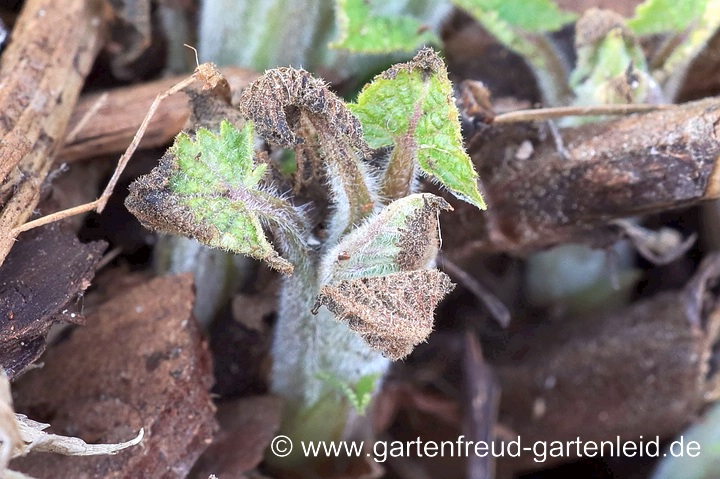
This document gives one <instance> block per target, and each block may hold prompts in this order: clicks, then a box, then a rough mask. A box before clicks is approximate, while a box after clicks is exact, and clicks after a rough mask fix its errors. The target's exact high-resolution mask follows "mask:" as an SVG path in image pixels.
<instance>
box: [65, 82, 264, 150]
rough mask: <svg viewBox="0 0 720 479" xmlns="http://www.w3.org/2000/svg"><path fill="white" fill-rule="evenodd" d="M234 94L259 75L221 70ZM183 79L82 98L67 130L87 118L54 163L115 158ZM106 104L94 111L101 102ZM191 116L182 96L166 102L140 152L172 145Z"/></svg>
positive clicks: (176, 96) (156, 114)
mask: <svg viewBox="0 0 720 479" xmlns="http://www.w3.org/2000/svg"><path fill="white" fill-rule="evenodd" d="M220 71H221V72H222V73H223V75H225V77H226V78H227V80H228V83H229V84H230V88H231V89H232V91H233V92H237V91H240V90H242V88H244V87H245V86H247V85H248V84H250V82H252V81H253V80H255V78H257V76H258V74H257V73H256V72H254V71H252V70H246V69H242V68H222V69H221V70H220ZM186 77H187V75H179V76H173V77H169V78H164V79H162V80H155V81H151V82H147V83H142V84H139V85H131V86H126V87H120V88H114V89H111V90H106V91H103V92H96V93H88V94H85V95H82V96H81V97H80V100H79V101H78V104H77V107H76V108H75V111H73V114H72V117H71V118H70V129H71V130H75V127H76V126H77V125H79V124H80V122H81V121H83V119H86V118H89V120H87V121H86V122H85V124H84V125H82V126H81V127H80V128H78V129H77V133H76V135H74V137H73V138H69V139H68V141H67V142H66V143H65V144H64V145H63V147H62V149H61V150H60V153H59V154H58V158H57V161H58V162H73V161H78V160H83V159H88V158H93V157H98V156H104V155H112V154H116V153H119V152H121V151H123V150H125V148H127V146H128V144H129V143H130V141H131V140H132V138H133V137H134V136H135V132H136V131H137V129H138V126H139V125H140V123H141V122H142V121H143V118H145V115H146V114H147V112H148V110H149V109H150V105H152V103H153V101H154V100H155V97H157V96H158V95H159V94H161V93H162V92H164V91H167V90H168V89H169V88H170V87H172V86H173V85H175V84H176V83H178V82H180V81H181V80H183V79H184V78H186ZM103 95H105V98H106V99H105V100H104V102H103V103H102V104H101V106H100V107H99V108H97V106H96V105H97V104H98V102H99V101H100V99H101V97H102V96H103ZM93 109H96V111H94V112H93ZM189 116H190V106H189V104H188V99H187V97H186V96H184V95H173V96H170V97H168V98H166V99H165V100H164V101H163V102H162V103H161V104H160V105H159V106H158V108H157V111H156V112H155V115H154V116H153V118H152V120H151V121H150V123H149V124H148V128H147V131H146V132H145V136H144V137H143V139H142V141H141V142H140V145H139V147H140V148H155V147H161V146H164V145H167V144H169V143H171V142H172V140H173V138H174V137H175V135H177V134H178V132H180V130H182V129H183V128H184V127H185V126H186V125H185V123H186V122H187V119H188V117H189Z"/></svg>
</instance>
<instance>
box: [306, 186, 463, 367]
mask: <svg viewBox="0 0 720 479" xmlns="http://www.w3.org/2000/svg"><path fill="white" fill-rule="evenodd" d="M448 209H450V205H449V204H448V203H447V202H446V201H445V200H444V199H442V198H440V197H439V196H435V195H432V194H430V193H422V194H414V195H410V196H406V197H404V198H400V199H399V200H395V201H393V202H392V203H390V204H389V205H388V206H386V207H385V208H384V209H383V210H382V211H381V212H380V213H379V214H377V215H376V216H373V217H372V218H371V219H370V220H368V221H367V222H366V223H365V224H364V225H362V226H360V227H359V228H356V229H355V230H353V231H352V232H351V233H349V234H348V235H347V236H345V237H344V238H343V239H342V241H340V243H339V244H338V245H337V247H336V248H334V249H332V250H330V251H329V252H328V253H327V254H326V255H325V256H324V258H323V261H322V263H321V265H320V284H321V286H322V287H321V289H320V294H319V295H318V296H317V300H316V303H315V306H314V307H313V312H317V311H318V310H319V308H320V306H322V305H325V306H327V308H328V309H329V310H330V311H331V312H332V313H333V314H334V315H335V317H336V318H337V319H338V320H341V321H347V323H348V327H349V328H350V329H352V330H353V331H355V332H356V333H358V334H359V335H361V336H362V337H363V338H364V339H365V341H367V343H368V344H369V345H370V346H372V347H373V348H375V349H377V350H379V351H381V352H382V353H383V355H384V356H386V357H388V358H390V359H393V360H397V359H401V358H404V357H405V356H407V355H408V354H410V353H411V352H412V350H413V348H414V347H415V346H416V345H417V344H419V343H421V342H422V341H425V339H426V338H427V337H428V335H429V334H430V333H431V332H432V328H433V313H434V311H435V307H436V306H437V304H438V302H439V301H440V300H441V299H442V298H443V297H444V296H445V295H446V294H447V293H448V292H449V291H450V290H452V287H453V285H452V283H451V282H450V279H449V278H448V277H447V276H446V275H445V274H444V273H441V272H440V271H438V270H436V269H427V268H432V266H433V263H434V261H435V257H436V255H437V252H438V249H439V248H440V234H439V230H438V213H439V212H440V211H441V210H448Z"/></svg>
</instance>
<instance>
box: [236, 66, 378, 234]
mask: <svg viewBox="0 0 720 479" xmlns="http://www.w3.org/2000/svg"><path fill="white" fill-rule="evenodd" d="M240 110H241V111H242V112H243V114H245V115H246V116H247V117H248V118H250V119H252V120H253V121H254V122H255V124H256V128H257V131H258V133H259V134H260V135H261V136H263V137H264V138H265V139H267V140H269V141H271V142H274V143H277V144H278V145H280V146H283V147H285V148H294V149H295V151H296V159H297V165H298V169H299V170H302V169H304V168H305V167H306V165H309V166H310V167H311V168H315V169H317V170H318V171H320V172H324V173H325V175H324V176H325V178H327V181H328V183H329V186H330V190H331V196H332V197H331V200H332V202H333V203H334V204H335V212H334V215H333V217H332V219H331V221H330V222H329V223H330V224H329V226H328V229H329V234H328V239H327V242H328V243H329V244H334V242H335V241H336V240H337V239H338V238H339V237H340V236H342V235H343V234H344V233H346V232H348V231H349V230H350V229H352V227H354V226H356V225H358V224H360V223H362V221H363V220H364V219H365V218H367V217H368V216H369V215H370V214H371V213H372V212H373V210H374V208H375V204H376V202H377V196H376V194H375V192H374V191H373V190H371V188H370V185H371V184H373V183H374V179H373V178H372V175H371V173H370V170H369V168H368V167H367V165H366V164H365V163H364V161H363V160H364V159H365V157H367V156H369V155H370V153H371V152H370V148H369V147H368V145H367V143H366V142H365V140H364V139H363V131H362V125H361V124H360V121H359V120H358V119H357V118H356V117H355V116H354V115H353V114H352V113H351V112H350V110H349V109H348V108H347V106H346V105H345V103H344V102H343V101H342V100H341V99H340V98H338V97H337V96H336V95H335V94H334V93H333V92H331V91H330V89H329V88H328V87H327V85H325V83H324V82H323V81H322V80H319V79H317V78H314V77H313V76H312V75H311V74H310V73H308V72H306V71H305V70H296V69H294V68H276V69H273V70H268V71H267V72H265V74H264V75H263V76H262V77H260V78H259V79H258V80H256V81H255V82H254V83H253V84H252V85H250V86H249V87H248V88H246V89H245V90H244V91H243V94H242V96H241V98H240ZM317 176H322V175H317Z"/></svg>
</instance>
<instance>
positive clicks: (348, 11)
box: [330, 0, 442, 53]
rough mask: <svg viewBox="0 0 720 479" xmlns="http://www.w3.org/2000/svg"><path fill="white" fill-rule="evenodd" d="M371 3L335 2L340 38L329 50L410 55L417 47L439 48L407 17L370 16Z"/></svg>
mask: <svg viewBox="0 0 720 479" xmlns="http://www.w3.org/2000/svg"><path fill="white" fill-rule="evenodd" d="M373 3H374V2H371V1H368V0H337V1H336V2H335V15H336V18H337V22H338V26H339V28H340V36H339V38H338V39H337V40H335V41H334V42H332V43H330V47H331V48H343V49H346V50H350V51H353V52H358V53H391V52H397V51H405V52H411V51H413V50H415V49H416V48H417V47H418V46H419V45H427V44H434V45H440V44H441V43H442V42H441V40H440V38H439V37H438V36H437V35H436V34H435V33H434V32H432V31H430V30H428V29H427V27H426V26H424V25H423V24H422V23H421V22H420V21H418V20H417V19H415V18H412V17H409V16H392V17H390V16H380V15H374V14H373V12H372V7H373V5H372V4H373Z"/></svg>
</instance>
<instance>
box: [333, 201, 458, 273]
mask: <svg viewBox="0 0 720 479" xmlns="http://www.w3.org/2000/svg"><path fill="white" fill-rule="evenodd" d="M450 209H452V208H451V207H450V205H449V204H448V203H447V202H446V201H445V200H444V199H442V198H440V197H439V196H435V195H432V194H430V193H420V194H414V195H410V196H406V197H404V198H401V199H399V200H395V201H393V202H392V203H390V204H389V205H388V206H386V207H385V208H384V209H383V210H382V211H381V212H380V213H379V214H377V215H376V216H374V217H373V218H371V219H370V220H369V221H367V222H366V223H365V224H364V225H362V226H360V227H359V228H356V229H355V230H353V231H352V232H351V233H350V234H348V235H347V236H345V237H344V238H343V239H342V241H340V243H339V244H338V245H337V246H336V247H335V248H334V249H332V250H330V251H329V252H328V253H327V254H326V255H325V257H324V258H323V262H322V265H321V269H320V281H321V284H323V285H326V284H337V283H339V282H341V281H345V280H352V279H358V278H365V277H371V276H382V275H387V274H391V273H396V272H399V271H412V270H418V269H424V268H427V267H428V266H429V265H432V262H433V261H434V260H435V256H436V255H437V252H438V249H439V248H440V235H439V230H438V214H439V212H440V211H441V210H450Z"/></svg>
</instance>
